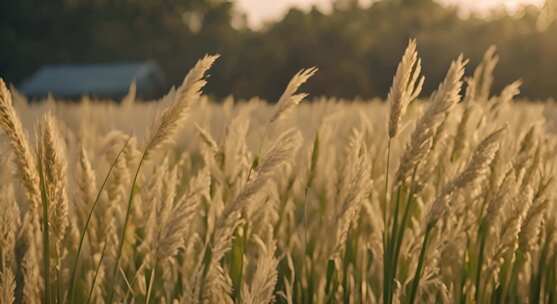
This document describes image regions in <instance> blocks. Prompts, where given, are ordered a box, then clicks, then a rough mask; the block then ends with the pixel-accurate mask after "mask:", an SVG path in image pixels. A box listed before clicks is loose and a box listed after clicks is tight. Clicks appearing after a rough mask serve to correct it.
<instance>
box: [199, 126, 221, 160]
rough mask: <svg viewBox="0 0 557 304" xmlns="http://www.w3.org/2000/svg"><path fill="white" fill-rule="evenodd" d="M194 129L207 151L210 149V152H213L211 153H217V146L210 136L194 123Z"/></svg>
mask: <svg viewBox="0 0 557 304" xmlns="http://www.w3.org/2000/svg"><path fill="white" fill-rule="evenodd" d="M195 128H196V129H197V132H199V137H201V139H202V140H203V142H204V143H205V144H206V145H207V146H208V147H209V149H211V151H213V153H218V152H219V145H218V144H217V142H216V141H215V140H214V139H213V137H212V136H211V134H210V133H209V132H208V131H207V130H205V129H203V128H202V127H201V126H199V125H198V124H197V123H195Z"/></svg>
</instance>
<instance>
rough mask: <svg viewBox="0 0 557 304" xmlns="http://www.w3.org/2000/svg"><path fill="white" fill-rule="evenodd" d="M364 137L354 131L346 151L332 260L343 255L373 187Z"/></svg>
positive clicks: (335, 221) (334, 220)
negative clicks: (348, 237) (353, 227)
mask: <svg viewBox="0 0 557 304" xmlns="http://www.w3.org/2000/svg"><path fill="white" fill-rule="evenodd" d="M363 136H364V134H363V133H362V132H358V131H357V130H354V131H353V133H352V136H351V139H350V143H349V144H348V147H347V149H346V155H347V157H346V159H347V163H346V164H345V167H344V169H343V173H342V175H343V176H342V182H341V185H340V189H339V197H338V200H339V203H340V206H339V210H338V211H337V212H336V214H335V216H334V218H333V225H332V226H333V227H335V228H336V231H335V234H336V237H335V241H334V246H333V250H332V252H331V254H330V257H331V258H336V257H338V256H339V255H340V254H341V253H342V249H343V247H344V245H345V244H346V238H347V236H348V230H349V229H350V226H351V225H352V223H354V222H355V221H356V220H357V218H358V215H359V210H360V208H361V205H362V200H364V198H365V197H366V196H367V192H368V188H369V187H370V186H371V185H370V182H369V180H367V179H366V177H367V176H368V174H369V172H368V167H369V163H368V159H367V149H366V146H365V143H364V141H363Z"/></svg>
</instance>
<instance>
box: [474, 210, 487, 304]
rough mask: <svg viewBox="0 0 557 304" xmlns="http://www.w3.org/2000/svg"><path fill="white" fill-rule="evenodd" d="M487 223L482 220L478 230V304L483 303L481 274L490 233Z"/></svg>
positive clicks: (476, 281)
mask: <svg viewBox="0 0 557 304" xmlns="http://www.w3.org/2000/svg"><path fill="white" fill-rule="evenodd" d="M486 225H487V223H486V222H485V220H482V221H481V222H480V227H479V228H478V238H479V241H480V248H479V250H478V260H477V265H476V278H475V286H476V293H475V299H476V303H481V302H480V300H481V296H482V294H481V278H482V277H481V274H482V265H483V261H484V252H485V242H486V240H487V233H488V229H487V226H486Z"/></svg>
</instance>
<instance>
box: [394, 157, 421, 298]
mask: <svg viewBox="0 0 557 304" xmlns="http://www.w3.org/2000/svg"><path fill="white" fill-rule="evenodd" d="M416 171H418V167H417V166H416V167H415V168H414V172H413V173H412V180H411V182H410V191H409V192H408V198H407V199H406V206H405V207H404V213H403V215H402V222H401V223H400V226H399V227H398V231H397V233H396V235H395V241H394V242H395V243H394V244H395V248H394V261H393V270H392V274H393V280H394V278H396V275H397V269H398V260H399V256H400V247H401V245H402V241H403V239H404V232H405V231H406V226H407V225H408V221H409V219H410V204H411V203H412V202H413V200H412V197H413V196H414V191H415V189H414V183H415V178H416ZM391 301H392V299H391Z"/></svg>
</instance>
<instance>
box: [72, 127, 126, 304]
mask: <svg viewBox="0 0 557 304" xmlns="http://www.w3.org/2000/svg"><path fill="white" fill-rule="evenodd" d="M130 139H131V137H129V138H128V140H127V141H126V142H125V144H124V146H123V147H122V148H121V149H120V151H119V152H118V154H117V155H116V158H115V159H114V161H112V164H110V167H109V168H108V172H107V173H106V176H105V178H104V181H103V183H102V185H101V187H100V188H99V190H98V191H97V196H96V198H95V201H94V202H93V204H92V205H91V209H89V213H88V214H87V220H86V221H85V225H84V226H83V231H81V235H80V236H79V245H78V246H77V252H76V254H75V258H74V262H73V265H72V274H71V277H70V288H69V289H68V303H70V304H71V303H74V297H75V295H74V291H75V284H76V281H77V280H76V277H77V273H78V269H77V268H78V264H79V257H80V256H81V250H82V249H83V243H84V241H85V235H86V233H87V229H88V228H89V224H90V222H91V218H92V217H93V213H94V211H95V208H96V207H97V204H98V203H99V201H100V198H101V194H102V192H103V190H104V187H105V186H106V183H107V182H108V179H109V178H110V175H111V173H112V169H114V167H115V166H116V163H117V162H118V159H120V156H121V155H122V153H123V152H124V150H125V149H126V147H127V146H128V144H129V142H130Z"/></svg>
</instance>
